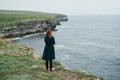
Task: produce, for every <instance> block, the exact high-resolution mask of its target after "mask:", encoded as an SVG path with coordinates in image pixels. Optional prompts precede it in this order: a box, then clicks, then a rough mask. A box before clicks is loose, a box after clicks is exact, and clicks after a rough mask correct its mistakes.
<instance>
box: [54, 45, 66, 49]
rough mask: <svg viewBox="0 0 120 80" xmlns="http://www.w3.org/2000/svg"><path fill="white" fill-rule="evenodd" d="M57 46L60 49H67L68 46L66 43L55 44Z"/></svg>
mask: <svg viewBox="0 0 120 80" xmlns="http://www.w3.org/2000/svg"><path fill="white" fill-rule="evenodd" d="M55 48H56V49H58V50H61V49H67V48H68V46H66V45H55Z"/></svg>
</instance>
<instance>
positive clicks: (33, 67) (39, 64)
mask: <svg viewBox="0 0 120 80" xmlns="http://www.w3.org/2000/svg"><path fill="white" fill-rule="evenodd" d="M55 16H56V18H53V20H52V21H51V19H35V20H24V21H20V22H17V23H16V24H14V25H11V26H9V27H7V28H6V27H5V28H2V29H0V37H1V38H0V47H1V48H0V49H1V50H0V57H1V60H2V61H1V62H0V64H2V66H0V68H1V69H2V71H1V72H0V78H1V80H4V79H5V80H7V79H9V80H13V79H19V80H30V79H33V80H34V79H36V80H56V79H57V80H71V79H72V80H88V79H89V80H103V79H102V78H99V77H96V76H95V75H92V74H88V73H85V72H81V71H72V70H68V69H66V68H64V67H63V66H62V65H61V64H60V63H59V62H57V61H55V62H54V64H53V65H54V72H53V73H52V72H46V70H45V66H44V61H43V60H42V59H41V56H40V55H37V54H36V53H35V51H34V49H33V48H30V47H28V46H26V45H24V44H13V43H12V42H11V40H10V38H12V39H13V38H17V37H23V36H25V35H28V36H30V34H32V35H33V34H36V33H37V34H43V32H45V31H46V29H47V28H51V29H52V30H55V28H56V25H59V22H61V21H67V20H68V18H67V17H66V16H65V15H55ZM29 26H31V27H29ZM9 65H10V66H9ZM13 68H14V69H15V70H13ZM24 75H25V76H24Z"/></svg>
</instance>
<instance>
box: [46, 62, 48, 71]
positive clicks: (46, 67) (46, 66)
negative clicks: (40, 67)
mask: <svg viewBox="0 0 120 80" xmlns="http://www.w3.org/2000/svg"><path fill="white" fill-rule="evenodd" d="M46 70H47V71H48V61H47V60H46Z"/></svg>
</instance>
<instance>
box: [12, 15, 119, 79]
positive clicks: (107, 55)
mask: <svg viewBox="0 0 120 80" xmlns="http://www.w3.org/2000/svg"><path fill="white" fill-rule="evenodd" d="M68 17H69V21H68V22H62V23H61V24H62V25H60V26H57V29H58V31H56V32H53V35H54V37H55V40H56V45H55V52H56V60H57V61H60V62H61V63H62V64H63V66H64V67H66V68H68V69H74V70H82V71H85V72H87V73H92V74H95V75H97V76H99V77H102V78H104V79H105V80H120V15H106V16H103V15H98V16H97V15H96V16H85V15H84V16H77V15H76V16H68ZM13 42H15V43H24V44H27V45H28V46H31V47H33V48H34V49H35V51H36V52H37V53H38V54H41V55H42V52H43V49H44V45H45V44H44V34H35V35H29V36H24V37H22V38H17V39H13Z"/></svg>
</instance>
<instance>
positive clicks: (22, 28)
mask: <svg viewBox="0 0 120 80" xmlns="http://www.w3.org/2000/svg"><path fill="white" fill-rule="evenodd" d="M61 21H68V18H67V16H65V15H56V16H55V19H35V20H22V21H19V22H16V23H13V25H11V26H9V27H7V28H3V29H0V37H3V38H14V37H22V36H24V35H29V34H34V33H43V32H45V31H46V30H47V29H48V28H51V29H52V30H53V31H56V29H55V28H56V26H57V25H61V24H60V22H61ZM6 24H7V23H6Z"/></svg>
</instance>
